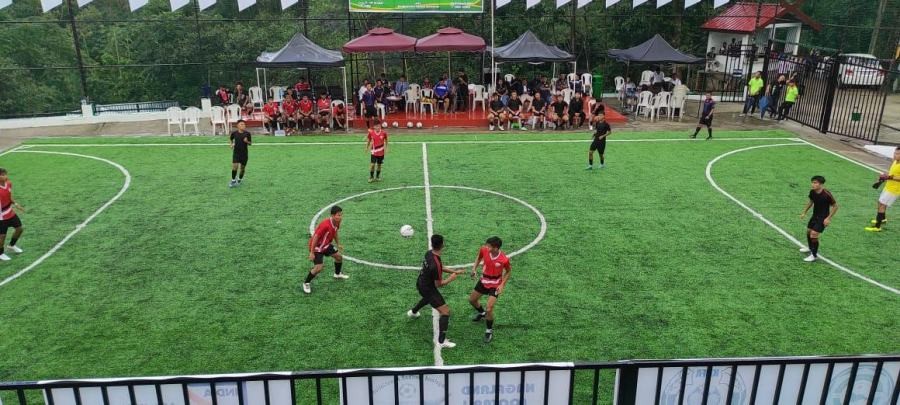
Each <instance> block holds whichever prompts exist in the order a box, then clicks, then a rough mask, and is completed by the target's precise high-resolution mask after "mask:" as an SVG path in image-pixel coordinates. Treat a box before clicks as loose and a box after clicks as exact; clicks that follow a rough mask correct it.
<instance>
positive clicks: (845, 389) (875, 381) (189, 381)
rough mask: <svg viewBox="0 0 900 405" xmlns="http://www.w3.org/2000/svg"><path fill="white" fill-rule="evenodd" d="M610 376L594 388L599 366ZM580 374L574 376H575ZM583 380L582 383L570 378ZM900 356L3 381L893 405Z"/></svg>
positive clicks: (458, 398) (389, 395)
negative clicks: (604, 383) (605, 382)
mask: <svg viewBox="0 0 900 405" xmlns="http://www.w3.org/2000/svg"><path fill="white" fill-rule="evenodd" d="M603 372H610V373H615V377H614V378H610V379H609V380H610V381H611V383H609V384H606V385H601V373H603ZM576 374H577V376H576ZM577 382H582V383H583V384H580V383H577ZM898 395H900V354H894V355H865V356H843V357H779V358H739V359H692V360H664V361H657V360H629V361H620V362H605V363H578V364H575V363H545V364H513V365H485V366H463V367H418V368H415V367H411V368H393V369H355V370H328V371H304V372H279V373H253V374H228V375H210V376H177V377H142V378H117V379H86V380H56V381H29V382H7V383H0V399H2V400H3V401H4V402H3V403H5V404H7V405H8V404H16V403H18V404H19V405H26V404H29V403H31V404H37V403H44V404H49V405H69V404H74V405H95V404H96V405H100V404H103V405H110V404H111V405H126V404H127V405H137V404H142V405H146V404H167V405H168V404H182V405H188V404H201V403H204V404H205V403H210V404H216V405H218V404H238V405H245V404H247V405H286V404H292V405H293V404H297V403H315V404H323V403H340V404H343V405H355V404H370V405H375V404H379V405H380V404H395V405H399V404H413V403H415V404H431V403H434V404H450V403H452V404H468V405H475V404H509V405H512V404H573V403H578V404H585V403H590V404H597V403H615V404H616V405H633V404H640V405H645V404H703V405H707V404H714V403H716V404H719V403H724V404H786V403H791V404H795V403H796V404H803V403H818V404H845V405H846V404H850V403H851V402H852V403H853V404H867V405H888V404H897V399H898Z"/></svg>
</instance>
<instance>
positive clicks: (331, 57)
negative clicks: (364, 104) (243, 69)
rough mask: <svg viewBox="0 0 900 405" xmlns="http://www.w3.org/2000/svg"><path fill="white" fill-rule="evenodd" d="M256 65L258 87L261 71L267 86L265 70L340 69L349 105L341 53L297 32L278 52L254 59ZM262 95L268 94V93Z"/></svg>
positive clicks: (345, 97)
mask: <svg viewBox="0 0 900 405" xmlns="http://www.w3.org/2000/svg"><path fill="white" fill-rule="evenodd" d="M256 63H257V64H258V65H259V66H261V67H259V68H257V69H256V84H257V86H259V71H260V70H262V71H263V84H264V86H265V85H267V83H265V81H266V79H265V76H266V69H267V68H307V69H311V68H319V69H323V68H340V69H341V78H342V80H343V82H342V88H343V90H344V103H345V105H349V104H348V99H347V96H348V93H347V68H345V67H344V57H343V56H342V55H341V52H340V51H332V50H329V49H325V48H322V47H321V46H319V45H316V44H315V43H314V42H312V41H310V40H309V38H307V37H305V36H303V34H301V33H299V32H298V33H296V34H294V37H293V38H291V40H290V41H288V43H287V44H286V45H285V46H284V47H282V48H281V49H279V50H278V51H276V52H263V53H261V54H260V55H259V56H258V57H257V58H256ZM264 93H265V94H268V91H265V92H264ZM348 128H349V126H348Z"/></svg>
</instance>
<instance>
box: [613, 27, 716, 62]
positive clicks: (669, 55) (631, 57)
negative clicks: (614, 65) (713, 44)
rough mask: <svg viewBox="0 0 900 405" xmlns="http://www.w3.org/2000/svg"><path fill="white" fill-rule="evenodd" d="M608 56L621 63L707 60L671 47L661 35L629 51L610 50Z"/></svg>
mask: <svg viewBox="0 0 900 405" xmlns="http://www.w3.org/2000/svg"><path fill="white" fill-rule="evenodd" d="M607 54H608V55H609V56H610V57H612V58H614V59H616V60H618V61H619V62H625V63H631V62H637V63H678V64H697V63H704V62H705V59H703V58H698V57H696V56H691V55H688V54H686V53H683V52H681V51H679V50H677V49H675V48H673V47H672V45H669V43H668V42H666V40H665V39H663V37H661V36H660V35H659V34H656V35H654V36H653V38H650V39H648V40H647V41H645V42H644V43H642V44H640V45H637V46H633V47H631V48H628V49H610V50H609V51H608V52H607Z"/></svg>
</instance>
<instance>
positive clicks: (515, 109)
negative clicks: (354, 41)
mask: <svg viewBox="0 0 900 405" xmlns="http://www.w3.org/2000/svg"><path fill="white" fill-rule="evenodd" d="M506 113H507V120H508V121H509V127H510V129H512V123H513V121H515V123H516V125H518V126H519V128H521V129H522V130H525V129H526V128H525V126H524V125H522V100H519V93H517V92H516V91H515V90H513V91H512V92H511V95H510V97H509V101H507V102H506Z"/></svg>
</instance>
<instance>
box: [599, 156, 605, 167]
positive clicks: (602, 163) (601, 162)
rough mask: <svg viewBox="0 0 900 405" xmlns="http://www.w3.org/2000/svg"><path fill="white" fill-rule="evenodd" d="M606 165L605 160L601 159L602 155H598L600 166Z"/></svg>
mask: <svg viewBox="0 0 900 405" xmlns="http://www.w3.org/2000/svg"><path fill="white" fill-rule="evenodd" d="M605 163H606V159H604V158H603V155H600V165H601V166H603V165H604V164H605Z"/></svg>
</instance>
